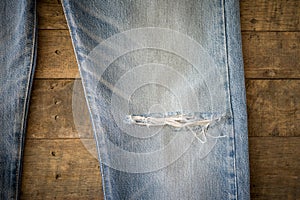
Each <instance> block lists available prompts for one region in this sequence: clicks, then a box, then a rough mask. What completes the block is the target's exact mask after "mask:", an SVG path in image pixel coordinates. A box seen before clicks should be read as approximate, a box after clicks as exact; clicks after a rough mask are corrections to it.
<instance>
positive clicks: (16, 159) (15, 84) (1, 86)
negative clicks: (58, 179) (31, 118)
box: [0, 0, 36, 199]
mask: <svg viewBox="0 0 300 200" xmlns="http://www.w3.org/2000/svg"><path fill="white" fill-rule="evenodd" d="M35 6H36V5H35V2H34V1H31V0H23V1H20V0H4V1H1V3H0V15H1V17H0V102H1V103H0V199H16V198H18V197H19V192H20V180H21V179H20V178H21V173H22V168H21V163H22V152H23V146H24V137H25V130H26V116H27V110H28V102H29V96H30V88H31V83H32V78H33V72H34V66H35V57H36V56H35V52H36V7H35Z"/></svg>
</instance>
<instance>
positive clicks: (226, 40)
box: [222, 0, 238, 199]
mask: <svg viewBox="0 0 300 200" xmlns="http://www.w3.org/2000/svg"><path fill="white" fill-rule="evenodd" d="M225 4H226V1H225V0H222V7H223V9H222V11H223V20H224V21H223V22H224V23H223V30H224V44H225V52H226V56H225V59H226V67H227V70H226V71H227V80H228V88H227V90H228V98H229V104H230V113H231V115H232V126H231V130H232V137H233V142H232V151H233V152H234V158H233V171H234V176H235V177H234V184H235V189H234V196H235V198H236V199H238V196H237V194H238V193H237V174H236V157H235V155H236V153H235V149H236V148H235V146H236V144H235V130H234V113H233V107H232V106H233V105H232V101H231V84H230V74H229V62H228V32H227V27H226V24H227V23H228V21H227V16H226V15H227V13H226V9H225Z"/></svg>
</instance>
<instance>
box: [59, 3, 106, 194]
mask: <svg viewBox="0 0 300 200" xmlns="http://www.w3.org/2000/svg"><path fill="white" fill-rule="evenodd" d="M62 5H63V6H62V7H63V11H64V14H65V17H66V20H67V26H68V28H69V32H70V36H71V41H72V46H73V49H74V54H75V57H76V61H77V65H78V69H79V73H80V77H81V80H82V85H83V86H84V87H83V91H84V94H85V99H86V102H87V107H88V110H89V113H90V115H91V117H90V118H91V124H92V127H93V132H94V138H95V143H96V148H97V151H98V159H99V165H100V171H101V173H100V174H101V179H102V189H103V196H104V199H105V200H106V199H107V191H106V187H105V186H106V185H107V184H106V181H105V177H104V168H103V165H102V162H101V156H100V152H99V143H98V140H97V139H96V138H97V136H96V134H95V131H96V127H95V125H94V124H95V123H94V122H93V117H92V115H93V113H92V111H91V108H90V106H89V103H88V102H90V101H89V98H88V95H87V92H86V89H85V88H86V87H85V82H84V80H83V78H82V77H83V76H82V70H81V68H80V62H79V59H78V55H77V53H78V52H79V50H78V49H77V47H76V44H75V42H76V41H77V39H76V37H75V34H76V33H74V32H73V30H72V25H71V23H72V22H74V19H73V18H72V15H71V14H67V10H69V11H70V10H71V8H70V4H69V1H68V0H64V1H63V2H62ZM74 28H77V27H74ZM76 52H77V53H76Z"/></svg>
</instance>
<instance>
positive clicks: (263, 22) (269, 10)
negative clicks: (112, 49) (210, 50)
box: [38, 0, 300, 31]
mask: <svg viewBox="0 0 300 200" xmlns="http://www.w3.org/2000/svg"><path fill="white" fill-rule="evenodd" d="M240 12H241V28H242V30H243V31H300V14H299V13H300V1H299V0H274V1H267V0H241V1H240ZM38 14H39V15H38V16H39V28H40V29H68V27H67V23H66V19H65V17H64V13H63V10H62V6H61V4H60V2H59V1H56V0H39V1H38Z"/></svg>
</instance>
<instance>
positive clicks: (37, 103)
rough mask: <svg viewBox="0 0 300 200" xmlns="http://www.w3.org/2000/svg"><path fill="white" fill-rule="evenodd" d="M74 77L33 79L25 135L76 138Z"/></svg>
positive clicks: (28, 136)
mask: <svg viewBox="0 0 300 200" xmlns="http://www.w3.org/2000/svg"><path fill="white" fill-rule="evenodd" d="M73 83H74V80H35V81H34V85H33V91H32V95H31V101H30V109H29V119H28V126H27V136H26V137H27V138H78V133H77V130H76V127H75V125H74V122H73V115H72V91H73Z"/></svg>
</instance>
